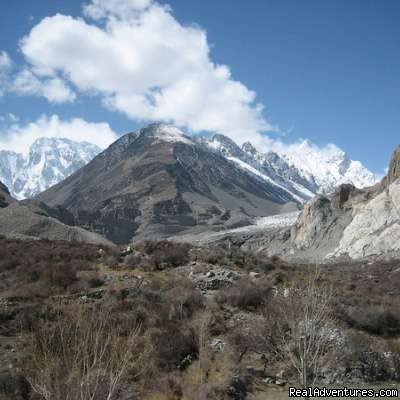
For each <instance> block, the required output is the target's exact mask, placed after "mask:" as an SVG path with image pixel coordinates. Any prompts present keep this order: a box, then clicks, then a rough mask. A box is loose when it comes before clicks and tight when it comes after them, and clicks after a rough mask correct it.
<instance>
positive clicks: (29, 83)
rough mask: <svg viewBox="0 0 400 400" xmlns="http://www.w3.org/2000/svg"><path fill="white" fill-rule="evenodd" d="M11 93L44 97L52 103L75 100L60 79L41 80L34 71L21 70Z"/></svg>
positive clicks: (73, 95) (11, 87) (12, 85)
mask: <svg viewBox="0 0 400 400" xmlns="http://www.w3.org/2000/svg"><path fill="white" fill-rule="evenodd" d="M10 91H13V92H15V93H17V94H19V95H33V96H43V97H45V98H46V99H47V100H49V101H50V102H51V103H65V102H71V101H74V100H75V97H76V96H75V94H74V93H73V92H72V91H71V89H70V88H69V87H68V86H67V85H66V84H65V82H64V81H63V80H61V79H60V78H57V77H56V78H51V79H44V80H40V79H39V78H38V77H37V76H36V75H35V74H34V73H32V71H30V70H28V69H23V70H21V71H20V72H19V73H18V74H17V75H16V76H15V78H14V81H13V83H12V84H11V86H10Z"/></svg>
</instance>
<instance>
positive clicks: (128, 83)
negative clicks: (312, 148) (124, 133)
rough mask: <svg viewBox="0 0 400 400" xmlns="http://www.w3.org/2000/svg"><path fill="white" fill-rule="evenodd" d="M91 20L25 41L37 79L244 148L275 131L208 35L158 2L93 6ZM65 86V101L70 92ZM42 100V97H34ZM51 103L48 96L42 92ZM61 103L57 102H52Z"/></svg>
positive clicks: (48, 28) (40, 28)
mask: <svg viewBox="0 0 400 400" xmlns="http://www.w3.org/2000/svg"><path fill="white" fill-rule="evenodd" d="M84 14H85V16H86V17H87V18H88V19H87V20H84V19H82V18H73V17H71V16H66V15H61V14H57V15H55V16H52V17H47V18H44V19H43V20H42V21H41V22H40V23H39V24H37V25H36V26H35V27H34V28H33V29H32V30H31V31H30V33H29V34H28V35H27V36H26V37H25V38H24V39H23V40H22V42H21V50H22V53H23V54H24V56H25V58H26V60H27V62H28V63H29V68H30V70H31V72H32V74H34V75H35V76H37V77H38V78H40V79H42V80H43V79H44V80H54V79H56V80H57V79H58V80H63V81H64V82H68V85H69V84H71V85H72V86H74V89H75V90H77V91H79V92H80V93H82V94H83V93H85V94H88V95H98V96H100V97H101V99H102V103H103V104H104V106H106V107H108V108H109V109H112V110H115V111H118V112H122V113H124V114H126V115H127V116H128V117H130V118H131V119H134V120H142V121H152V120H163V121H168V122H172V123H174V124H177V125H179V126H181V127H185V128H187V129H189V130H190V131H193V132H199V131H214V132H219V133H223V134H226V135H228V136H230V137H232V138H233V139H235V140H237V141H239V142H242V141H244V140H246V139H249V138H251V139H253V140H254V141H257V140H260V137H261V135H260V133H261V132H263V131H267V130H273V129H274V127H273V126H272V125H271V124H270V123H269V122H268V121H267V120H266V119H265V118H264V116H263V106H262V105H261V104H258V103H257V102H256V93H255V92H254V91H252V90H249V89H248V88H247V87H246V86H245V85H244V84H242V83H241V82H239V81H237V80H234V78H233V77H232V75H231V72H230V70H229V67H228V66H226V65H218V64H215V63H214V62H213V61H212V59H211V56H210V46H209V44H208V42H207V36H206V32H205V31H204V30H203V29H201V28H199V27H197V26H185V25H182V24H181V23H179V22H178V21H177V20H176V19H175V18H174V16H173V14H172V11H171V10H170V8H169V7H166V6H162V5H160V4H158V3H157V2H154V1H151V0H92V2H91V3H90V4H87V5H86V6H85V7H84ZM57 82H58V89H60V92H62V93H63V94H61V95H60V94H59V95H58V97H57V98H58V99H60V100H61V99H62V98H63V95H64V97H65V99H70V95H67V94H66V93H67V92H64V89H65V88H67V87H68V86H63V87H62V89H61V83H60V81H57ZM35 93H36V94H38V93H40V92H39V91H36V92H35ZM41 95H43V96H45V97H48V98H49V97H51V96H48V95H47V96H46V92H45V91H44V90H42V91H41ZM53 100H54V98H53Z"/></svg>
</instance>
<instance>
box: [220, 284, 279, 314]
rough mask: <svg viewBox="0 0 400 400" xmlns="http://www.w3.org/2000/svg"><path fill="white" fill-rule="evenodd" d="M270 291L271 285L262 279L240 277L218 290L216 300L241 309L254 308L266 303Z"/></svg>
mask: <svg viewBox="0 0 400 400" xmlns="http://www.w3.org/2000/svg"><path fill="white" fill-rule="evenodd" d="M271 293H272V289H271V286H270V285H269V284H268V283H267V282H264V281H260V282H257V283H255V282H252V281H250V280H248V279H241V280H240V281H238V282H237V283H235V284H234V285H232V286H230V287H227V288H225V289H224V290H222V291H220V292H219V293H218V294H217V296H216V300H217V302H218V303H219V304H228V305H230V306H232V307H237V308H240V309H242V310H254V309H257V308H259V307H261V306H263V305H265V304H266V302H267V301H268V298H269V297H270V295H271Z"/></svg>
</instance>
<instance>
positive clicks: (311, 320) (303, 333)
mask: <svg viewBox="0 0 400 400" xmlns="http://www.w3.org/2000/svg"><path fill="white" fill-rule="evenodd" d="M319 278H320V271H319V270H318V269H315V271H310V272H309V274H308V276H307V277H306V279H305V282H304V284H302V285H297V286H292V287H290V288H288V289H287V290H286V291H285V293H284V294H282V295H281V296H279V298H278V301H277V302H276V304H275V312H276V313H277V317H278V318H277V321H278V324H277V332H278V335H279V339H280V340H279V341H278V342H277V346H278V349H277V350H278V352H280V353H281V354H282V355H283V360H284V361H286V363H287V364H288V365H290V366H291V367H293V368H294V369H295V370H296V372H297V374H298V376H299V380H300V383H301V385H302V386H303V388H308V386H309V384H310V379H311V380H312V381H313V382H315V381H316V379H317V378H318V374H319V373H320V371H321V367H322V366H323V364H324V362H325V361H327V358H326V356H327V355H328V353H329V350H330V349H331V348H332V346H333V345H334V341H335V329H334V320H333V313H332V302H333V292H332V290H331V289H330V288H329V287H326V286H324V285H322V283H321V282H320V280H319Z"/></svg>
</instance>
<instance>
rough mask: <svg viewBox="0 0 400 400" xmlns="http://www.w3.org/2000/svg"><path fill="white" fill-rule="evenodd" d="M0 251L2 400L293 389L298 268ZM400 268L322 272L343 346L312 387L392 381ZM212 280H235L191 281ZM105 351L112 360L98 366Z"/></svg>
mask: <svg viewBox="0 0 400 400" xmlns="http://www.w3.org/2000/svg"><path fill="white" fill-rule="evenodd" d="M0 244H1V246H0V254H1V256H2V257H1V258H0V322H1V323H0V346H2V347H1V348H2V349H3V350H4V351H3V350H2V352H0V361H1V365H4V366H7V365H9V364H10V363H12V364H13V365H15V369H14V370H13V372H12V373H13V375H10V372H9V371H8V369H4V368H3V369H2V368H1V367H0V392H1V391H3V393H4V395H5V396H6V398H7V399H12V400H17V399H18V400H21V399H23V400H43V399H46V398H49V396H50V397H51V398H52V399H57V400H58V399H60V400H65V399H67V398H68V396H70V397H69V398H74V399H82V400H83V399H86V398H96V399H102V398H107V397H109V399H110V400H113V399H115V400H117V399H122V398H127V397H129V396H131V397H132V398H135V396H136V398H140V399H143V400H160V399H161V400H170V399H174V400H189V399H190V400H192V399H201V400H203V399H207V398H209V399H216V400H229V399H234V400H236V399H245V396H246V393H247V392H248V391H250V390H256V389H255V388H256V387H257V385H259V384H260V382H261V379H266V378H268V379H273V380H274V379H275V380H278V378H277V377H278V375H279V377H280V378H279V379H283V381H285V380H291V381H298V375H299V374H298V371H297V372H296V368H294V366H293V365H290V363H288V362H287V361H288V359H290V358H291V357H290V356H289V355H288V354H289V353H288V351H294V349H296V346H297V344H298V342H299V340H300V342H301V339H299V340H297V341H296V335H294V334H295V333H296V332H297V331H296V329H295V328H296V327H297V328H298V329H300V328H301V327H302V326H304V324H303V322H301V320H299V318H301V317H304V315H303V314H304V313H302V310H303V311H304V307H303V306H302V305H304V302H303V300H304V297H302V296H300V297H298V298H297V297H296V296H297V294H298V293H302V292H301V291H296V290H293V288H303V289H304V288H306V287H307V279H308V268H307V267H304V266H301V265H288V264H285V263H284V262H282V261H281V260H280V259H278V258H273V259H270V258H268V257H265V256H263V255H262V254H253V255H252V254H251V253H249V252H246V251H242V250H240V249H229V248H227V247H224V246H217V247H216V248H212V247H209V248H208V247H207V248H199V247H195V246H191V245H188V244H175V243H173V242H167V241H162V242H159V243H156V242H143V243H139V244H137V245H135V246H132V248H130V249H128V250H127V249H119V250H118V249H107V248H99V247H96V246H91V245H84V244H78V243H64V242H49V241H18V240H9V239H5V238H0ZM397 268H398V267H397V264H391V263H385V264H376V265H372V264H371V265H368V266H366V267H364V269H363V274H362V278H360V273H359V271H360V266H359V265H357V264H354V265H348V264H346V265H336V266H325V267H321V269H320V275H319V277H318V284H317V285H316V286H315V285H314V289H315V292H314V291H311V294H313V296H311V298H313V299H314V301H313V302H312V304H314V305H315V306H318V307H319V306H321V305H323V304H325V303H324V302H323V301H322V299H323V298H321V297H319V295H318V293H320V291H319V290H320V289H321V288H322V287H332V288H333V290H334V291H335V293H336V295H335V297H334V299H333V300H334V302H333V303H332V307H329V310H330V311H329V312H327V314H326V315H331V316H332V317H333V318H334V319H335V326H336V328H335V329H337V332H340V341H339V342H338V343H337V345H336V346H332V347H329V346H328V347H326V346H325V347H324V349H325V350H324V351H323V352H322V353H323V355H324V356H326V357H327V358H329V359H331V360H333V361H334V362H335V365H336V367H335V370H334V371H333V370H331V369H329V368H328V367H327V369H324V370H323V371H322V370H321V368H319V369H318V371H317V370H314V369H311V370H309V373H307V377H308V378H309V379H314V378H317V379H325V380H328V381H329V380H337V381H340V380H346V379H351V377H352V376H354V377H357V379H363V380H365V381H371V382H373V381H376V380H388V379H391V380H393V379H400V375H399V371H400V368H399V365H400V361H399V360H400V348H399V346H398V340H399V326H398V309H399V307H398V303H397V300H396V298H397V297H396V296H398V295H400V289H399V288H400V285H399V282H398V280H397V279H398V278H397V275H396V274H394V273H393V271H396V270H397ZM219 270H223V271H225V272H224V273H226V274H227V275H226V276H234V277H235V278H229V279H227V280H226V281H224V284H223V285H220V286H218V285H216V286H213V285H210V286H207V285H199V284H198V281H197V280H196V279H194V277H195V276H199V277H200V278H199V279H209V280H212V279H221V278H220V277H218V276H216V275H215V274H217V273H218V272H217V271H219ZM196 274H199V275H196ZM367 276H369V278H367ZM378 276H379V278H378ZM389 276H390V279H386V277H389ZM285 296H286V297H285ZM305 298H310V296H309V297H307V296H306V297H305ZM317 300H318V301H317ZM307 304H308V303H307ZM318 307H317V308H318ZM311 308H312V307H311ZM322 314H323V313H322ZM321 316H322V315H321ZM300 330H301V329H300ZM299 332H300V331H299ZM300 333H301V332H300ZM300 336H301V335H300ZM95 337H97V338H98V343H97V344H95V343H94V342H93V341H92V339H93V338H95ZM91 338H92V339H91ZM289 339H293V340H289ZM335 340H336V339H335ZM338 340H339V339H338ZM9 341H11V344H8V343H9ZM99 343H102V345H101V346H100V347H101V348H102V349H104V354H103V353H101V357H100V358H96V363H97V364H96V366H95V367H94V369H92V371H93V373H90V369H89V368H88V367H87V365H86V364H85V365H86V366H83V364H82V363H81V362H82V359H81V358H80V357H79V355H84V358H85V359H86V360H92V361H93V359H92V358H91V357H93V355H95V354H96V353H98V350H99V347H96V346H98V345H99ZM285 344H286V351H285ZM292 345H293V346H292ZM7 346H8V347H7ZM82 346H83V347H82ZM85 346H86V347H85ZM297 347H298V346H297ZM66 348H68V349H69V352H68V354H67V352H66V351H64V350H65V349H66ZM122 349H123V350H124V351H122ZM11 350H13V351H11ZM111 351H112V352H113V353H115V354H114V355H115V358H112V357H111V358H110V357H108V356H107V357H105V355H106V354H109V353H110V352H111ZM74 354H75V357H72V355H74ZM293 354H294V356H293V357H294V358H295V359H298V354H297V353H293ZM293 354H292V355H293ZM383 354H386V355H385V356H383ZM388 355H389V356H388ZM103 356H104V357H103ZM125 357H128V358H125ZM105 360H107V362H106V361H105ZM124 360H125V361H124ZM121 363H122V364H121ZM125 363H126V364H125ZM92 364H93V363H92ZM123 364H124V365H126V367H123V368H122V369H123V373H122V374H121V376H120V377H118V379H117V381H115V380H114V382H116V383H115V384H112V385H111V386H112V387H113V389H112V390H111V392H110V391H109V388H110V382H111V381H110V380H113V378H112V377H113V376H114V377H115V376H116V375H115V374H116V373H117V371H121V369H120V367H121V365H123ZM296 365H297V366H298V364H296ZM118 366H120V367H118ZM300 369H301V368H300ZM106 371H107V374H106V373H105V372H106ZM344 371H347V372H344ZM7 374H8V375H7ZM106 375H107V377H106ZM117 375H119V374H118V373H117ZM271 377H272V378H271ZM360 377H362V378H360ZM1 379H5V380H6V382H7V384H6V385H3V386H1V382H2V380H1ZM79 382H80V383H79ZM82 382H84V383H83V384H82ZM106 386H107V389H106ZM94 387H95V388H96V389H93V388H94ZM77 388H81V389H80V390H81V391H80V392H79V393H77V392H76V390H77ZM37 392H39V393H40V394H38V393H37ZM54 393H57V394H56V395H54ZM85 393H86V394H85ZM109 395H110V396H109ZM46 396H47V397H46ZM71 396H72V397H71ZM82 396H83V397H82ZM85 396H86V397H85ZM87 396H89V397H87ZM91 396H95V397H91ZM196 396H197V397H196ZM0 398H1V396H0Z"/></svg>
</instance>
